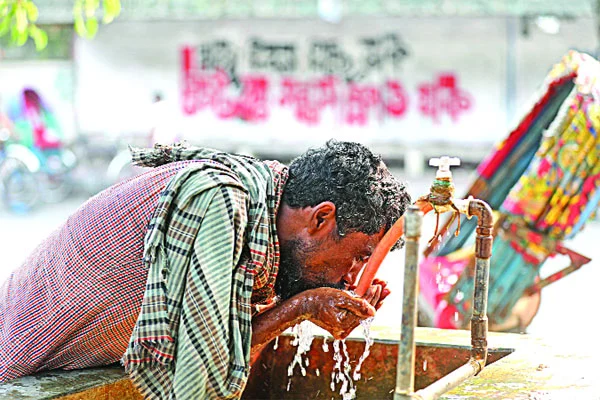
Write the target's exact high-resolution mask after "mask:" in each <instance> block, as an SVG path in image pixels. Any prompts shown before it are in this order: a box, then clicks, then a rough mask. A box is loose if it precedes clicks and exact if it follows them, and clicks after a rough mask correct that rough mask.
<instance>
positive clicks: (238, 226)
mask: <svg viewBox="0 0 600 400" xmlns="http://www.w3.org/2000/svg"><path fill="white" fill-rule="evenodd" d="M133 153H134V154H133V156H134V160H136V161H138V162H139V163H141V164H143V165H147V166H155V167H156V168H153V169H152V170H150V171H148V172H146V173H144V174H142V175H140V176H138V177H135V178H133V179H131V180H128V181H125V182H123V183H120V184H117V185H115V186H113V187H111V188H109V189H107V190H105V191H104V192H102V193H100V194H98V195H97V196H95V197H93V198H91V199H90V200H89V201H88V202H87V203H86V204H84V205H83V206H82V207H81V208H80V209H79V210H78V211H76V212H75V213H74V214H73V215H72V216H71V217H70V218H69V219H68V220H67V221H66V223H65V224H64V225H63V226H62V227H61V228H59V229H58V230H57V231H56V232H55V233H54V234H53V235H51V236H50V237H49V238H48V239H47V240H46V241H45V242H43V243H42V244H41V245H40V246H39V247H38V248H37V250H36V251H34V253H33V254H32V255H31V256H30V257H29V258H28V259H27V260H26V261H25V264H24V265H23V267H22V268H21V269H19V270H17V271H15V272H14V273H13V275H11V277H10V278H9V279H8V281H7V282H6V283H5V284H4V286H3V287H2V289H1V290H0V327H1V329H2V330H1V331H0V380H8V379H12V378H15V377H18V376H22V375H27V374H31V373H33V372H36V371H39V370H43V369H52V368H64V369H74V368H82V367H87V366H92V365H103V364H108V363H113V362H115V361H118V360H119V359H121V357H123V359H122V360H123V362H124V365H125V368H126V370H127V371H128V372H129V373H130V376H131V378H132V380H133V382H134V384H135V385H136V386H137V387H138V389H139V390H140V391H141V392H142V393H143V394H144V395H145V396H147V397H149V398H157V399H158V398H160V399H166V398H181V399H184V398H197V399H204V398H237V397H239V396H240V395H241V393H242V391H243V389H244V386H245V383H246V380H247V376H248V373H249V368H250V355H251V353H252V352H254V353H256V352H257V351H258V350H259V349H260V348H261V346H262V345H264V344H265V343H268V342H269V341H270V340H271V339H273V338H274V337H276V336H277V335H279V334H280V333H281V332H283V331H284V330H285V329H287V328H288V327H291V326H293V325H294V324H296V323H299V322H301V321H303V320H310V321H313V322H314V323H316V324H317V325H319V326H321V327H323V328H325V329H327V330H328V331H329V332H331V333H332V335H333V336H334V337H336V338H343V337H345V336H347V335H348V334H349V333H350V331H351V330H352V329H354V328H355V327H356V326H357V325H358V324H359V322H360V320H362V319H364V318H367V317H370V316H372V315H374V313H375V309H376V308H378V307H379V306H380V305H381V302H382V301H383V299H384V298H385V297H386V296H387V294H388V293H389V291H388V290H387V289H386V287H385V284H384V283H382V282H379V281H376V282H374V283H373V285H372V286H371V288H370V289H369V291H368V293H367V294H366V295H365V296H364V298H357V297H354V296H352V295H351V294H349V293H347V292H346V291H343V290H340V289H348V288H351V287H352V284H353V283H354V281H355V280H356V276H357V274H358V273H359V272H360V270H361V268H362V267H363V266H364V264H365V262H366V261H367V260H368V258H369V255H370V254H371V252H372V251H373V249H374V247H375V246H376V245H377V243H378V242H379V240H380V239H381V238H382V236H383V234H384V232H385V231H386V230H387V229H388V228H389V227H390V226H391V225H392V224H393V222H395V221H396V220H397V219H398V218H399V217H400V216H401V215H402V214H403V213H404V211H405V209H406V206H407V204H408V203H409V201H410V198H409V196H408V194H407V193H406V189H405V187H404V186H403V185H402V184H401V183H399V182H398V181H397V180H396V179H395V178H394V177H393V176H392V175H391V174H390V172H389V171H388V169H387V168H386V167H385V165H384V164H383V162H382V161H381V159H380V158H379V157H377V156H374V155H373V154H372V153H371V152H370V151H369V150H368V149H367V148H365V147H364V146H362V145H360V144H357V143H347V142H337V141H329V142H328V143H327V144H326V145H325V146H323V147H321V148H318V149H313V150H309V151H308V152H307V153H305V154H304V155H302V156H300V157H299V158H297V159H296V160H294V161H293V162H292V163H291V165H290V167H289V169H288V168H287V167H285V166H284V165H282V164H280V163H278V162H261V161H259V160H256V159H253V158H250V157H243V156H234V155H230V154H225V153H220V152H216V151H214V150H209V149H198V148H189V149H188V148H184V147H181V146H174V147H166V146H155V148H154V149H153V150H135V151H134V152H133ZM132 331H133V333H132ZM128 343H129V345H128ZM123 353H125V355H124V356H123Z"/></svg>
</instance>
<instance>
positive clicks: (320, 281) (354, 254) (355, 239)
mask: <svg viewBox="0 0 600 400" xmlns="http://www.w3.org/2000/svg"><path fill="white" fill-rule="evenodd" d="M383 234H384V232H383V229H382V230H381V231H380V232H378V233H376V234H374V235H367V234H364V233H361V232H353V233H349V234H346V235H345V236H344V237H342V238H339V237H333V236H328V237H327V238H326V239H324V240H321V241H316V240H310V239H300V238H296V239H292V240H288V241H286V242H282V243H281V246H280V253H281V259H280V269H279V274H278V277H277V281H276V283H275V290H276V292H277V294H278V295H279V296H281V297H282V298H283V299H287V298H289V297H291V296H293V295H295V294H297V293H300V292H302V291H305V290H308V289H313V288H317V287H324V286H327V287H335V288H338V289H346V288H348V287H349V286H350V285H353V284H354V283H355V281H356V278H357V276H358V274H359V273H360V271H361V270H362V268H363V266H364V265H365V264H366V262H367V261H368V259H369V257H370V256H371V253H372V252H373V250H374V249H375V246H377V243H379V241H380V240H381V238H382V237H383Z"/></svg>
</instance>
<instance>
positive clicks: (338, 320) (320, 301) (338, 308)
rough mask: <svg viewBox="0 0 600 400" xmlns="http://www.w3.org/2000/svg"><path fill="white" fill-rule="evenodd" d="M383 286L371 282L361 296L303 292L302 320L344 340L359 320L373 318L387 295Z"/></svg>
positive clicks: (328, 290) (321, 290)
mask: <svg viewBox="0 0 600 400" xmlns="http://www.w3.org/2000/svg"><path fill="white" fill-rule="evenodd" d="M386 286H387V285H386V283H385V282H383V281H380V280H378V279H376V280H374V281H373V284H372V285H371V287H370V288H369V289H368V290H367V292H366V293H365V295H364V297H362V298H360V297H355V296H352V295H351V294H349V293H347V292H345V291H343V290H339V289H333V288H317V289H311V290H307V291H305V292H302V293H300V294H299V295H297V296H302V297H303V299H302V304H303V308H304V315H305V316H306V319H308V320H309V321H311V322H313V323H314V324H316V325H318V326H320V327H321V328H323V329H325V330H327V331H328V332H329V333H331V335H332V336H333V337H334V338H335V339H344V338H346V337H347V336H348V335H349V334H350V332H352V331H353V330H354V328H356V327H357V326H358V325H359V324H360V321H361V320H363V319H366V318H369V317H373V316H374V315H375V310H377V309H379V307H381V304H382V302H383V300H384V299H385V298H386V297H387V296H388V295H389V294H390V291H389V289H387V287H386Z"/></svg>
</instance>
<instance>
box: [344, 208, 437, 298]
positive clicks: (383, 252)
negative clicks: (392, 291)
mask: <svg viewBox="0 0 600 400" xmlns="http://www.w3.org/2000/svg"><path fill="white" fill-rule="evenodd" d="M411 207H417V209H418V210H420V211H421V212H422V213H423V215H424V214H427V213H428V212H429V211H431V210H433V206H432V205H431V203H429V202H427V201H419V200H418V201H417V202H416V203H415V205H414V206H411ZM409 209H410V207H409ZM403 234H404V216H402V217H400V218H398V220H397V221H396V222H395V223H394V225H392V227H391V228H390V229H389V230H388V231H387V232H386V233H385V235H384V236H383V238H382V239H381V241H380V242H379V243H378V244H377V246H376V247H375V250H373V254H371V257H369V262H368V263H367V265H366V266H365V270H364V271H363V273H362V274H361V276H360V279H359V281H358V285H357V286H356V289H355V290H354V293H356V294H357V295H358V296H364V294H365V293H366V292H367V289H369V287H370V286H371V283H372V282H373V279H374V278H375V274H377V270H379V267H380V266H381V263H382V262H383V260H384V259H385V257H386V256H387V255H388V253H389V252H390V250H391V249H392V247H394V244H396V242H397V241H398V239H400V238H401V237H402V235H403Z"/></svg>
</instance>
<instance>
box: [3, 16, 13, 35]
mask: <svg viewBox="0 0 600 400" xmlns="http://www.w3.org/2000/svg"><path fill="white" fill-rule="evenodd" d="M11 19H12V18H11V17H9V16H6V17H4V18H2V20H1V21H0V37H2V36H4V35H6V34H7V33H8V31H9V30H10V20H11Z"/></svg>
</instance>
